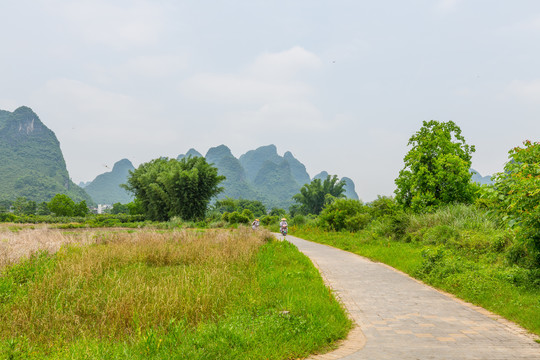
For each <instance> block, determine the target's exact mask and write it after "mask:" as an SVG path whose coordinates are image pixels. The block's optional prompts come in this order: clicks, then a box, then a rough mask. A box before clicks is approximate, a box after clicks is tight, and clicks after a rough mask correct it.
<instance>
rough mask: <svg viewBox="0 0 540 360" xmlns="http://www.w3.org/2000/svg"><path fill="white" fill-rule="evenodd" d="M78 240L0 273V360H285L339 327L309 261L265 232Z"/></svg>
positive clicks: (331, 338) (328, 342) (104, 235)
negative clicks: (86, 241) (83, 243)
mask: <svg viewBox="0 0 540 360" xmlns="http://www.w3.org/2000/svg"><path fill="white" fill-rule="evenodd" d="M77 234H78V235H77ZM84 234H85V235H84V236H85V237H88V238H90V239H92V243H91V244H90V245H80V244H72V245H69V244H68V245H64V246H63V247H61V248H60V249H59V250H58V251H57V252H55V253H52V252H47V251H38V252H34V253H33V254H32V255H31V256H30V257H29V258H24V259H22V260H20V261H19V262H17V263H13V262H11V263H6V264H4V265H3V266H0V359H96V358H99V359H171V358H175V359H292V358H298V357H305V356H307V355H309V354H310V353H313V352H317V351H326V350H328V349H331V348H332V346H333V345H332V344H333V343H334V342H335V341H336V340H338V339H341V338H344V337H345V336H346V335H347V333H348V331H349V329H350V327H351V322H350V320H349V319H348V317H347V315H346V314H345V313H344V311H343V309H342V308H341V306H340V304H339V303H338V302H337V301H336V300H335V298H334V296H333V294H332V292H331V291H329V290H328V289H327V288H326V287H325V286H324V284H323V282H322V279H321V277H320V275H319V273H318V271H317V270H316V269H315V268H314V267H313V265H312V264H311V262H310V261H309V259H308V258H307V257H305V256H304V255H303V254H301V253H300V252H298V250H297V249H296V247H294V246H293V245H291V244H290V243H288V242H278V241H275V240H271V236H270V234H269V233H268V232H265V231H260V232H253V231H248V230H247V229H245V228H241V229H237V230H218V231H215V230H214V231H150V230H138V231H123V232H104V231H103V232H92V231H85V232H84ZM41 235H43V233H42V234H41ZM75 235H77V236H78V237H80V236H82V235H80V233H76V234H75ZM64 236H66V237H69V236H71V234H69V233H66V234H64ZM80 240H81V239H80V238H79V239H78V240H77V241H75V242H76V243H77V242H81V241H80ZM45 242H46V241H45Z"/></svg>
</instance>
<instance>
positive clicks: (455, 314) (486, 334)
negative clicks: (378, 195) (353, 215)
mask: <svg viewBox="0 0 540 360" xmlns="http://www.w3.org/2000/svg"><path fill="white" fill-rule="evenodd" d="M276 236H277V237H278V238H282V237H281V235H276ZM286 240H287V241H289V242H291V243H293V244H295V245H296V246H297V247H298V249H299V250H300V251H302V252H303V253H304V254H306V255H307V256H308V257H309V258H310V259H311V260H312V261H313V263H314V264H315V265H316V266H317V267H318V268H319V270H320V272H321V274H322V276H323V277H324V278H325V280H326V281H327V283H328V284H329V286H330V287H331V288H333V289H334V290H335V292H336V293H337V295H338V297H339V298H340V299H341V300H342V302H343V303H344V305H345V306H346V308H347V309H348V311H349V313H350V315H351V317H352V318H353V320H354V321H355V322H356V324H357V325H358V327H357V328H356V329H354V330H353V331H352V332H351V334H350V335H349V338H348V340H346V341H344V343H343V344H342V346H340V348H338V349H337V350H336V351H333V352H331V353H328V354H324V355H317V356H313V357H310V359H319V360H322V359H370V360H371V359H373V360H378V359H389V360H405V359H422V360H423V359H445V360H450V359H452V360H454V359H455V360H466V359H486V360H488V359H489V360H503V359H504V360H510V359H512V360H518V359H520V360H521V359H522V360H534V359H538V360H540V344H538V343H536V342H535V341H534V338H533V336H532V335H530V334H528V333H527V332H526V331H524V330H523V329H521V328H519V327H518V326H516V325H514V324H513V323H510V322H508V321H506V320H504V319H501V318H500V317H498V316H495V315H493V314H491V313H489V312H487V311H486V310H483V309H482V308H478V307H475V306H473V305H471V304H467V303H465V302H463V301H460V300H457V299H455V298H453V297H451V296H449V295H448V294H444V293H442V292H440V291H437V290H435V289H433V288H431V287H429V286H427V285H425V284H423V283H421V282H419V281H417V280H414V279H412V278H411V277H409V276H407V275H406V274H403V273H401V272H399V271H397V270H395V269H392V268H390V267H389V266H386V265H384V264H381V263H376V262H373V261H371V260H369V259H366V258H364V257H361V256H358V255H355V254H352V253H349V252H346V251H342V250H339V249H335V248H332V247H329V246H326V245H321V244H317V243H314V242H310V241H306V240H302V239H299V238H296V237H293V236H290V235H288V236H287V239H286Z"/></svg>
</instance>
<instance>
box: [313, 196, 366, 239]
mask: <svg viewBox="0 0 540 360" xmlns="http://www.w3.org/2000/svg"><path fill="white" fill-rule="evenodd" d="M368 212H369V209H368V207H367V206H365V205H364V204H362V202H361V201H359V200H354V199H336V200H335V201H333V202H332V203H330V204H328V205H326V206H325V207H324V209H323V211H322V212H321V214H320V215H319V225H321V227H322V228H323V229H327V230H334V231H342V230H346V231H351V232H354V231H358V230H361V229H362V228H364V227H365V226H366V225H367V224H368V223H369V221H370V215H369V214H368Z"/></svg>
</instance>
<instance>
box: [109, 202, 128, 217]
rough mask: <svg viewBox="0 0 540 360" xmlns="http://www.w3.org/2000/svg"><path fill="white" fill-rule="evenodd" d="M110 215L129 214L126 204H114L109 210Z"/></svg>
mask: <svg viewBox="0 0 540 360" xmlns="http://www.w3.org/2000/svg"><path fill="white" fill-rule="evenodd" d="M111 214H129V207H128V206H127V204H121V203H119V202H117V203H114V204H113V206H112V209H111Z"/></svg>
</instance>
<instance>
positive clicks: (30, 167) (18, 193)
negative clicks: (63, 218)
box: [0, 106, 92, 203]
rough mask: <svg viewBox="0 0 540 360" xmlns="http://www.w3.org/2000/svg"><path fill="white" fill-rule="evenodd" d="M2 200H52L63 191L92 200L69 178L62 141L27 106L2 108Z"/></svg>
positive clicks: (0, 188)
mask: <svg viewBox="0 0 540 360" xmlns="http://www.w3.org/2000/svg"><path fill="white" fill-rule="evenodd" d="M0 174H1V175H0V200H15V199H16V198H18V197H26V198H27V199H29V200H33V201H36V202H43V201H49V200H50V199H51V198H52V197H53V196H54V195H56V194H59V193H62V194H66V195H68V196H69V197H70V198H72V199H73V200H75V201H82V200H86V201H87V202H88V203H92V200H91V198H90V196H88V194H86V192H85V191H84V190H83V189H81V188H80V187H79V186H77V185H75V184H74V183H73V182H72V181H71V179H70V178H69V174H68V171H67V169H66V163H65V161H64V156H63V155H62V151H61V149H60V143H59V142H58V139H57V138H56V135H55V134H54V132H52V131H51V130H50V129H49V128H47V127H46V126H45V125H44V124H43V123H42V122H41V120H40V119H39V117H38V116H37V115H36V114H35V113H34V112H33V111H32V109H30V108H28V107H25V106H23V107H20V108H18V109H16V110H15V111H14V112H9V111H4V110H0Z"/></svg>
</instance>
